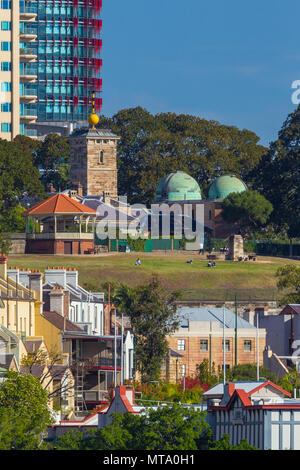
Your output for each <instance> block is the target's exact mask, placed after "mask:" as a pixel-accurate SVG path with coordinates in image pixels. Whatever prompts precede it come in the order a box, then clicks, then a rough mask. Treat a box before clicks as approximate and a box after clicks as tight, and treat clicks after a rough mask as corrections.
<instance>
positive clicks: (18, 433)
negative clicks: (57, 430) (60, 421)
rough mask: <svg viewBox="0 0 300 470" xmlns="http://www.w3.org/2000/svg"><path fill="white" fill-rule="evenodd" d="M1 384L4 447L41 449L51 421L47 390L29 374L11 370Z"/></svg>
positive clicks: (1, 444) (0, 419)
mask: <svg viewBox="0 0 300 470" xmlns="http://www.w3.org/2000/svg"><path fill="white" fill-rule="evenodd" d="M5 378H6V380H5V381H4V382H3V383H2V384H1V385H0V449H2V450H3V449H7V450H8V449H17V450H30V449H37V448H40V447H41V445H42V437H43V433H44V432H45V430H46V429H47V426H48V425H49V424H51V422H52V420H51V414H50V410H49V407H48V404H47V401H48V399H47V393H46V391H45V390H43V388H42V386H41V384H40V382H39V380H38V379H37V378H36V377H34V376H32V375H29V374H20V373H18V372H7V373H6V376H5Z"/></svg>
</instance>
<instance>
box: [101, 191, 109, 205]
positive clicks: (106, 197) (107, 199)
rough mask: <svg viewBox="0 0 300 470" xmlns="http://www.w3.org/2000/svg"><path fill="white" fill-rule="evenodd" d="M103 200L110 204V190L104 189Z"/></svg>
mask: <svg viewBox="0 0 300 470" xmlns="http://www.w3.org/2000/svg"><path fill="white" fill-rule="evenodd" d="M102 200H103V202H104V204H110V192H109V191H103V199H102Z"/></svg>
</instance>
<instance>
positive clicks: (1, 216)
mask: <svg viewBox="0 0 300 470" xmlns="http://www.w3.org/2000/svg"><path fill="white" fill-rule="evenodd" d="M24 212H25V209H24V207H22V206H21V205H20V204H18V205H17V206H15V207H9V208H6V206H5V205H4V207H3V208H2V210H0V227H1V231H2V232H6V233H13V232H25V225H26V224H25V217H24V215H23V214H24Z"/></svg>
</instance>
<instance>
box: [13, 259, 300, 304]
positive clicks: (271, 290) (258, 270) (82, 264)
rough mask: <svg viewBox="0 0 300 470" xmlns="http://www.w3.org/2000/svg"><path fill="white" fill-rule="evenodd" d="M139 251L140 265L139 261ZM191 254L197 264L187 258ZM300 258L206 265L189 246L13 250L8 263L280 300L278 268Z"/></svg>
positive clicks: (211, 295) (207, 296)
mask: <svg viewBox="0 0 300 470" xmlns="http://www.w3.org/2000/svg"><path fill="white" fill-rule="evenodd" d="M137 256H139V258H140V259H141V262H142V264H141V266H135V260H136V258H137ZM190 258H192V259H193V264H191V265H190V264H187V263H186V261H187V260H189V259H190ZM291 263H295V264H299V265H300V261H294V260H288V259H282V258H263V257H259V258H258V260H257V261H256V262H243V263H238V262H231V261H217V266H216V267H215V268H208V267H207V261H205V260H204V259H200V257H199V255H198V254H196V255H194V254H193V255H191V254H189V253H185V252H181V253H179V252H177V253H174V254H171V253H168V254H159V253H140V254H138V255H137V254H136V253H130V254H125V253H111V254H103V255H99V256H94V255H90V256H71V255H69V256H53V255H51V256H50V255H49V256H48V255H11V256H9V260H8V266H13V267H15V266H18V267H19V268H30V269H40V270H41V271H44V270H45V269H47V267H48V266H49V267H53V266H66V267H70V268H77V269H78V271H79V282H80V284H81V285H83V286H85V287H87V288H89V289H91V290H99V291H101V285H102V283H104V282H107V281H110V282H123V283H127V284H129V285H130V286H134V285H136V284H142V283H145V282H147V280H149V279H150V278H151V276H152V274H157V275H158V276H159V278H160V280H161V282H162V283H163V285H164V286H165V287H167V288H168V289H170V290H175V289H181V290H182V291H183V294H184V298H185V299H189V300H196V299H201V300H232V299H233V298H234V295H235V293H236V294H237V296H238V299H239V300H255V299H258V300H262V299H263V300H276V299H277V298H278V295H279V294H278V292H277V288H276V278H275V273H276V270H277V268H278V267H279V266H282V265H284V264H291Z"/></svg>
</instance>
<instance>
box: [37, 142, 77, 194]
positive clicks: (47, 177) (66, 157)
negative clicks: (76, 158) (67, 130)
mask: <svg viewBox="0 0 300 470" xmlns="http://www.w3.org/2000/svg"><path fill="white" fill-rule="evenodd" d="M36 165H38V166H39V167H40V168H41V169H42V170H43V175H42V177H41V179H42V182H43V184H44V185H45V187H47V184H49V183H52V184H53V185H54V187H55V189H56V190H57V191H58V190H64V189H66V188H67V187H68V186H69V184H70V145H69V142H68V140H67V138H66V137H64V136H61V135H58V134H48V135H47V136H46V137H45V139H44V141H43V143H42V145H41V146H40V147H39V148H38V149H37V152H36Z"/></svg>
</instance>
